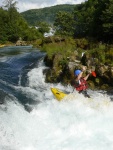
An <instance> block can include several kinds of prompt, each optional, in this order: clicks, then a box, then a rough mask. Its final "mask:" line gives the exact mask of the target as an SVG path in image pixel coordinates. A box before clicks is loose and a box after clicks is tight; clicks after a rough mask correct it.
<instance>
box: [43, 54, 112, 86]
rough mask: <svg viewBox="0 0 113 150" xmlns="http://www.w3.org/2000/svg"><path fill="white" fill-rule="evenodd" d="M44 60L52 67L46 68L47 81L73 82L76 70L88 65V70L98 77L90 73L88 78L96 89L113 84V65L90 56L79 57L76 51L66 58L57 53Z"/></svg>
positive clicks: (89, 82) (90, 84)
mask: <svg viewBox="0 0 113 150" xmlns="http://www.w3.org/2000/svg"><path fill="white" fill-rule="evenodd" d="M44 62H45V64H46V65H47V66H49V67H50V68H49V69H48V70H46V72H45V73H46V82H56V83H58V82H61V83H62V84H65V85H66V84H71V83H72V80H74V70H75V69H80V68H81V66H82V65H85V66H87V71H86V72H85V73H84V75H85V74H87V72H88V70H89V69H91V70H92V71H95V72H96V77H93V76H92V75H90V77H89V79H88V84H89V87H90V88H92V89H94V88H98V89H107V88H109V87H111V86H113V66H112V65H105V64H101V63H100V64H98V60H97V59H96V58H90V57H87V56H85V55H84V56H83V57H81V58H79V57H78V54H77V53H76V52H73V55H71V56H70V57H67V58H64V56H63V55H61V54H55V55H54V56H53V57H52V58H51V59H49V57H48V56H46V57H45V59H44Z"/></svg>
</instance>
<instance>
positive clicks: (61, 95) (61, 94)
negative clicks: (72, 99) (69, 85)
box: [51, 88, 68, 101]
mask: <svg viewBox="0 0 113 150" xmlns="http://www.w3.org/2000/svg"><path fill="white" fill-rule="evenodd" d="M51 91H52V93H53V95H54V96H55V98H56V99H57V100H59V101H61V100H62V99H63V98H64V97H65V96H67V95H68V94H65V93H64V92H62V91H60V90H59V89H57V88H51Z"/></svg>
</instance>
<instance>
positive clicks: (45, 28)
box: [36, 21, 50, 34]
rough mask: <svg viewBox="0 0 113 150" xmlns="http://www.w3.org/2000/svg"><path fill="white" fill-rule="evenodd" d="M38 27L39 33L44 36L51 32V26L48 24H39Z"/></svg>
mask: <svg viewBox="0 0 113 150" xmlns="http://www.w3.org/2000/svg"><path fill="white" fill-rule="evenodd" d="M36 26H38V31H39V32H40V33H42V34H44V33H45V32H49V30H50V28H49V26H50V25H49V24H48V23H47V22H44V21H43V22H37V24H36Z"/></svg>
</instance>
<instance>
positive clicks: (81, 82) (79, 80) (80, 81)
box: [73, 66, 91, 98]
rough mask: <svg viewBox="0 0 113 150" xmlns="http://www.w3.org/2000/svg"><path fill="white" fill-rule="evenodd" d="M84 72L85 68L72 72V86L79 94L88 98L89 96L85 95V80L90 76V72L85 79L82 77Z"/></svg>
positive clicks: (86, 86)
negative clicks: (73, 78)
mask: <svg viewBox="0 0 113 150" xmlns="http://www.w3.org/2000/svg"><path fill="white" fill-rule="evenodd" d="M84 71H86V67H85V66H83V67H82V69H81V70H79V69H78V70H75V71H74V75H75V81H74V84H73V86H74V87H75V89H76V90H77V91H78V92H79V93H82V94H83V95H84V96H85V97H88V98H90V96H89V95H88V94H87V88H88V85H87V79H88V77H89V75H90V74H91V71H89V73H88V74H87V75H86V76H85V77H83V72H84Z"/></svg>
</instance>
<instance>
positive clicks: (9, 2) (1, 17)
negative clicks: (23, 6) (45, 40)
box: [0, 0, 44, 43]
mask: <svg viewBox="0 0 113 150" xmlns="http://www.w3.org/2000/svg"><path fill="white" fill-rule="evenodd" d="M4 4H5V5H4V7H5V8H7V9H3V8H0V42H2V43H3V42H5V41H11V42H16V41H17V40H18V39H19V38H20V37H21V38H22V39H23V40H28V41H31V40H36V39H38V38H40V37H42V36H43V33H42V32H41V31H39V30H37V29H36V28H35V27H30V26H29V25H28V23H27V22H26V21H25V19H24V18H23V17H22V16H21V15H20V13H19V12H18V11H17V8H16V4H17V2H16V1H13V0H6V1H5V2H4ZM43 28H44V27H43ZM43 30H44V29H43Z"/></svg>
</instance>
